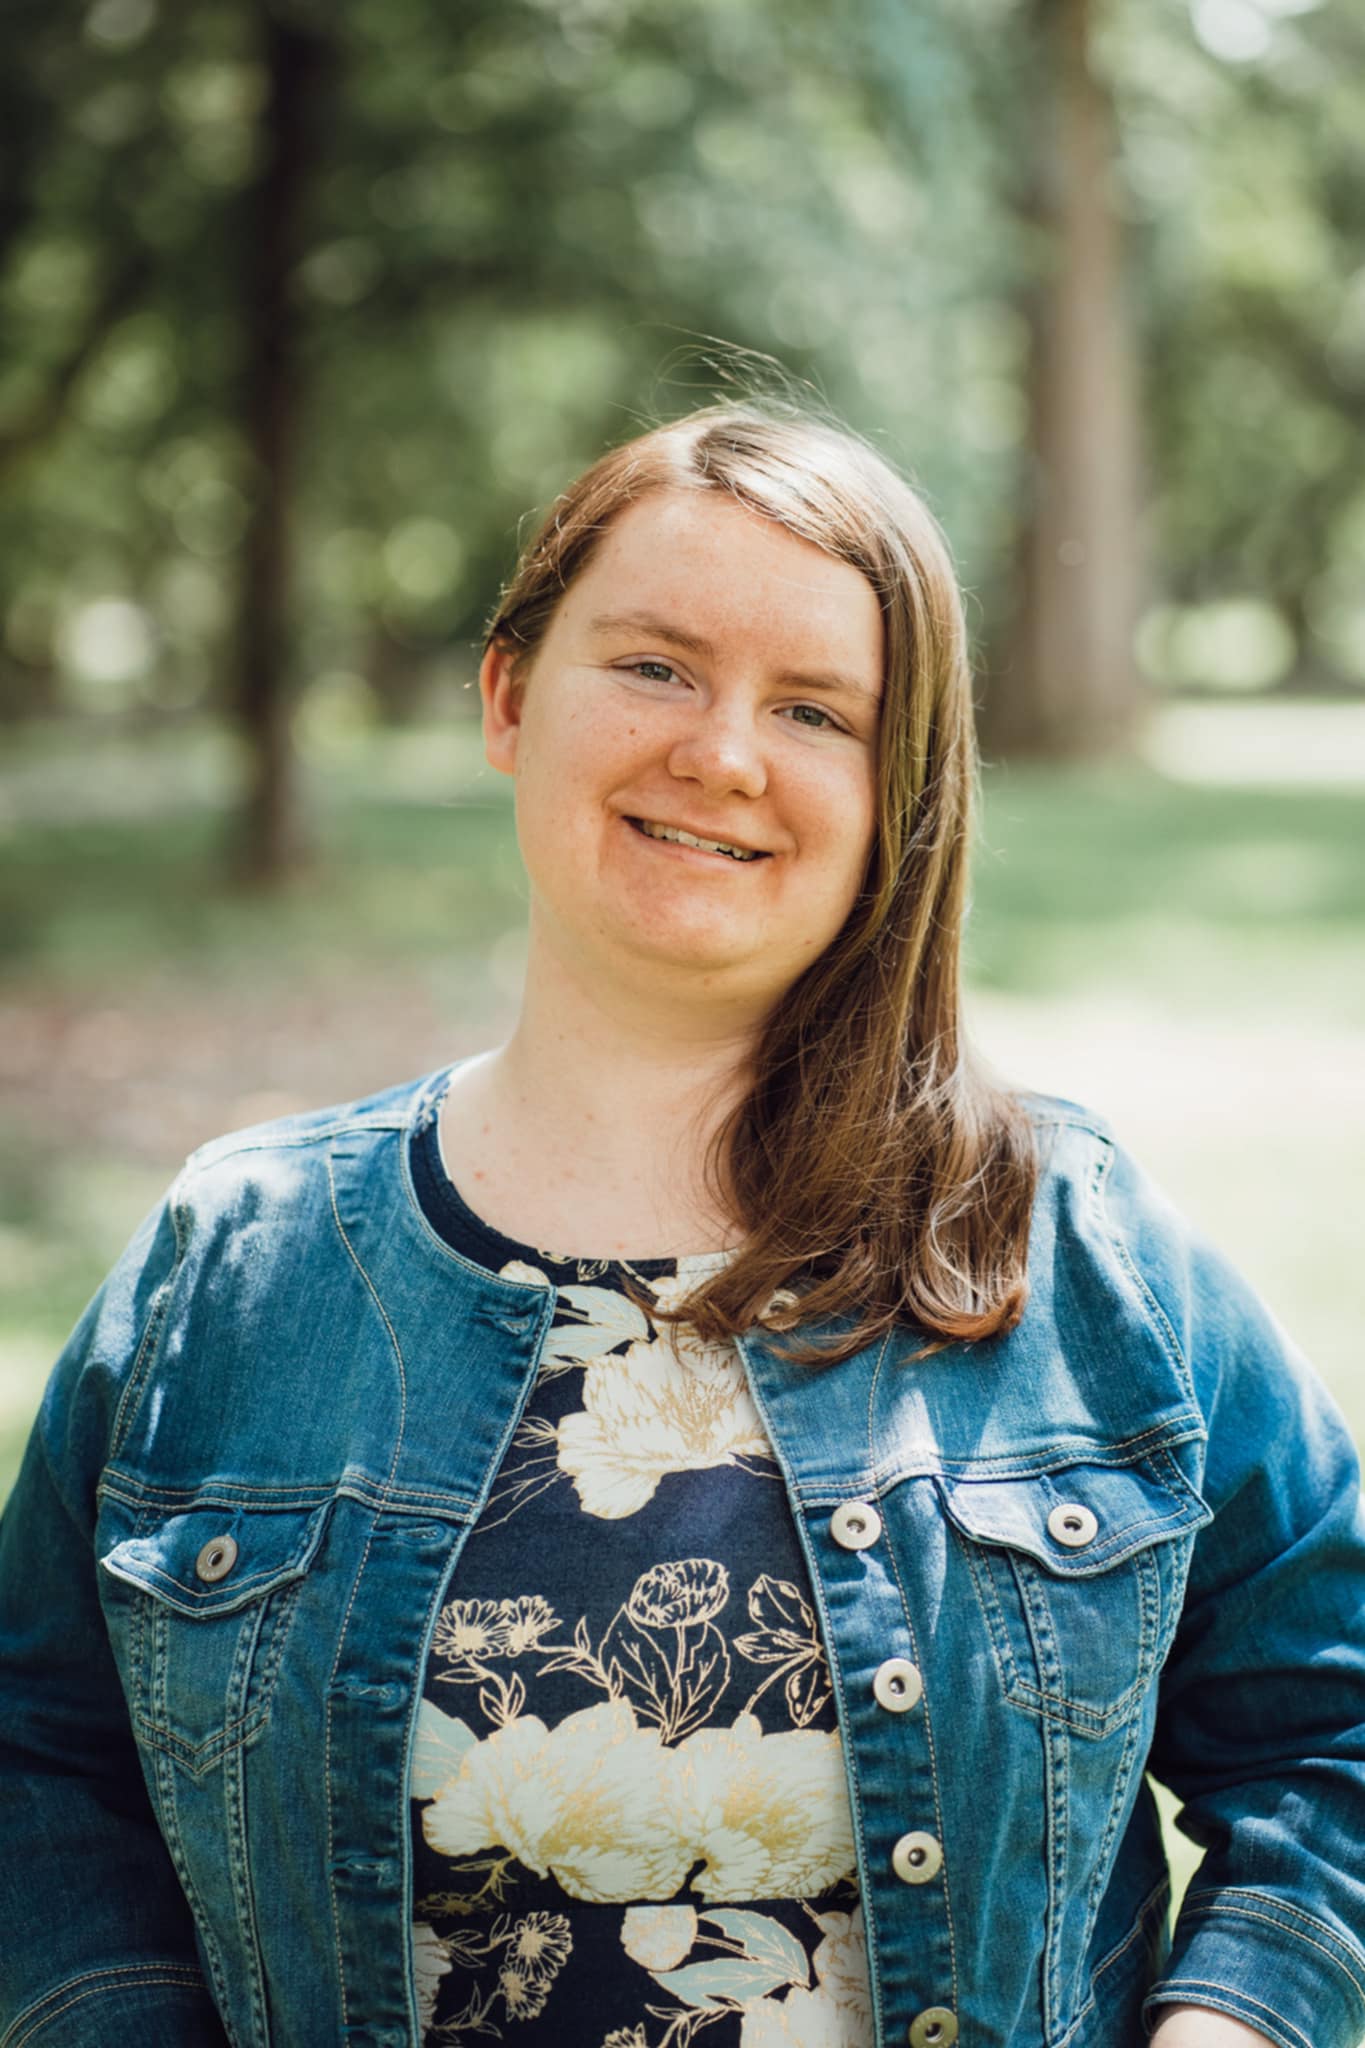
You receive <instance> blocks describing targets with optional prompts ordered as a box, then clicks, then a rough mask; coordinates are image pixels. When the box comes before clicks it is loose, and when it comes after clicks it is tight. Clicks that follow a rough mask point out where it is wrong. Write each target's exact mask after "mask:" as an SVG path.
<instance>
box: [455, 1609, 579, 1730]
mask: <svg viewBox="0 0 1365 2048" xmlns="http://www.w3.org/2000/svg"><path fill="white" fill-rule="evenodd" d="M558 1627H559V1616H558V1615H557V1614H556V1613H555V1611H554V1609H553V1608H552V1607H551V1605H550V1603H549V1601H548V1600H546V1599H543V1598H542V1596H541V1595H540V1594H539V1593H520V1594H517V1595H516V1596H515V1597H513V1598H510V1599H503V1600H448V1601H447V1602H446V1604H445V1606H444V1607H443V1608H442V1609H441V1612H440V1614H439V1615H438V1617H437V1621H436V1627H435V1630H434V1632H433V1634H432V1638H431V1647H432V1651H433V1653H434V1654H435V1655H436V1656H438V1657H443V1658H446V1659H447V1660H448V1662H449V1667H450V1668H449V1669H448V1670H446V1671H438V1672H437V1674H436V1676H437V1678H438V1680H440V1681H442V1682H443V1683H445V1684H447V1685H470V1684H477V1685H478V1686H479V1705H480V1706H481V1707H482V1708H483V1710H484V1713H485V1714H486V1715H487V1716H488V1719H489V1720H490V1721H493V1722H495V1723H496V1724H497V1725H498V1726H499V1727H501V1726H503V1725H504V1724H505V1723H506V1722H508V1721H514V1720H515V1719H516V1717H517V1715H518V1714H519V1713H520V1712H521V1710H522V1708H523V1707H524V1706H525V1704H526V1686H525V1684H524V1682H523V1680H522V1678H521V1676H520V1674H519V1673H518V1672H514V1673H513V1674H512V1676H511V1678H510V1679H508V1678H505V1677H504V1676H503V1674H502V1673H501V1672H500V1671H496V1670H494V1668H493V1664H492V1660H493V1659H494V1658H495V1657H522V1656H525V1655H526V1653H527V1652H528V1651H529V1650H534V1649H538V1648H539V1646H540V1642H541V1639H542V1637H544V1636H546V1635H548V1634H549V1633H550V1631H551V1630H552V1629H556V1628H558Z"/></svg>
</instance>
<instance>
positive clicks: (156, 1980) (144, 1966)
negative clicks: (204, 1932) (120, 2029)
mask: <svg viewBox="0 0 1365 2048" xmlns="http://www.w3.org/2000/svg"><path fill="white" fill-rule="evenodd" d="M144 1972H150V1973H152V1974H147V1975H144V1974H143V1973H144ZM132 1976H136V1977H137V1978H138V1980H139V1981H138V1985H137V1988H138V1989H141V1987H142V1986H143V1985H144V1984H146V1985H151V1986H154V1985H157V1984H177V1985H182V1986H184V1987H185V1989H187V1990H190V1991H193V1990H196V1989H197V1990H201V1991H206V1990H207V1989H208V1986H207V1985H206V1984H205V1982H204V1975H203V1972H202V1970H197V1969H194V1968H193V1967H192V1966H191V1965H190V1964H189V1963H111V1964H110V1965H109V1967H108V1968H107V1969H104V1970H85V1971H83V1972H82V1973H81V1974H80V1975H79V1976H77V1977H68V1978H67V1979H66V1981H65V1982H64V1983H62V1984H59V1985H58V1986H57V1989H56V1990H55V1991H45V1992H44V1993H43V1995H42V1997H41V1998H40V1999H38V2000H36V2001H35V2003H34V2004H33V2005H29V2006H26V2007H25V2008H24V2010H23V2012H21V2013H20V2014H19V2016H18V2018H17V2019H16V2020H15V2021H14V2022H13V2025H12V2026H11V2027H9V2028H7V2029H6V2031H5V2036H4V2039H3V2041H0V2048H26V2043H27V2042H29V2041H33V2040H36V2039H37V2037H38V2035H39V2034H41V2032H42V2031H43V2028H44V2027H45V2026H47V2025H48V2023H49V2021H51V2020H57V2019H60V2018H61V2016H62V2014H63V2013H64V2012H70V2011H71V2009H72V2007H73V2006H76V2005H80V2004H82V2003H83V2002H84V2000H85V1999H87V1998H96V1997H98V1996H99V1994H100V1993H101V1992H102V1991H105V1990H114V1991H121V1990H122V1989H123V1988H124V1987H123V1986H122V1985H121V1984H113V1983H111V1982H110V1980H111V1979H112V1978H114V1977H132ZM78 1984H84V1985H85V1986H86V1989H85V1990H84V1991H81V1992H78V1993H77V1995H76V1997H75V1998H68V1999H67V2001H66V2003H65V2005H57V2006H54V2007H53V2008H52V2010H51V2012H46V2013H44V2014H42V2016H41V2017H40V2018H39V2020H38V2022H37V2024H36V2026H33V2027H30V2028H29V2031H28V2032H27V2033H26V2034H19V2033H16V2032H15V2031H14V2028H15V2027H22V2026H23V2025H24V2024H25V2023H26V2022H27V2021H28V2020H30V2019H31V2018H32V2017H33V2015H34V2014H35V2013H36V2012H37V2011H38V2007H39V2006H40V2005H43V2004H45V2003H46V2002H47V2000H48V1999H50V1998H56V1997H59V1996H60V1995H61V1994H62V1993H63V1992H66V1991H71V1990H74V1989H75V1987H76V1985H78Z"/></svg>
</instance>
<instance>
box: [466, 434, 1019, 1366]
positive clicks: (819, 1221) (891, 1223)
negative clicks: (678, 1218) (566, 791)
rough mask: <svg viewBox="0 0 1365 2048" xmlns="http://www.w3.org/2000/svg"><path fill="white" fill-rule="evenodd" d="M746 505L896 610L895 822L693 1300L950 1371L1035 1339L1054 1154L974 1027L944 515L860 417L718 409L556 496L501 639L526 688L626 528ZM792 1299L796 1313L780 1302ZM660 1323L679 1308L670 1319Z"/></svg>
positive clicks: (966, 827) (886, 620)
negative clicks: (1045, 1171) (591, 567)
mask: <svg viewBox="0 0 1365 2048" xmlns="http://www.w3.org/2000/svg"><path fill="white" fill-rule="evenodd" d="M664 489H668V490H689V491H696V490H705V491H724V492H727V493H728V494H729V496H730V497H731V498H733V499H735V500H736V501H737V502H738V503H739V504H740V505H742V506H745V507H746V508H748V509H749V510H750V511H752V512H754V513H756V514H758V515H759V516H760V517H761V518H764V519H769V520H773V521H775V522H776V523H777V524H778V525H780V526H783V527H785V528H786V530H787V531H788V532H789V533H791V534H794V535H796V536H797V537H798V538H799V539H802V540H806V541H813V542H814V543H815V545H816V546H817V547H820V548H823V549H824V550H825V552H826V553H827V554H830V555H833V556H836V557H837V558H838V559H840V560H841V561H845V562H850V563H852V565H853V566H854V567H855V568H856V569H859V570H861V572H862V573H863V575H864V576H866V577H867V579H868V581H869V582H870V583H871V585H872V587H873V589H874V590H875V591H876V593H877V597H878V599H879V601H880V604H881V610H882V622H883V629H884V634H885V662H886V674H885V679H884V697H883V705H882V713H881V727H880V733H879V740H878V762H877V830H876V835H875V839H874V843H873V847H872V851H871V854H870V856H869V860H868V867H867V872H866V874H865V876H864V878H863V886H862V890H861V892H860V894H859V896H858V899H857V901H856V902H855V904H854V907H853V909H852V911H851V912H850V914H849V916H848V919H847V920H846V922H845V924H844V926H843V929H842V930H841V931H840V933H839V935H838V937H837V938H836V939H835V940H834V941H833V942H832V944H831V945H830V946H829V947H827V949H826V950H825V952H824V953H823V954H822V955H821V957H820V958H819V959H818V960H816V961H814V962H813V963H812V964H811V965H810V966H809V967H808V968H807V969H806V970H805V971H804V972H803V973H802V974H801V976H800V977H799V978H798V980H797V981H796V982H794V983H793V985H792V986H791V987H790V988H789V989H788V990H787V991H786V992H785V994H784V995H783V996H782V998H781V999H780V1001H779V1002H778V1003H777V1004H776V1005H775V1006H774V1008H773V1010H772V1012H771V1014H770V1015H769V1017H768V1018H767V1020H766V1022H765V1024H764V1027H763V1031H762V1033H761V1035H760V1039H759V1043H758V1046H757V1048H756V1052H755V1056H754V1068H753V1073H754V1079H753V1086H752V1088H751V1089H750V1091H749V1093H748V1094H747V1096H745V1097H744V1098H743V1100H741V1101H740V1102H739V1103H738V1104H736V1106H735V1107H734V1108H733V1110H732V1111H731V1112H730V1114H729V1115H728V1116H727V1117H726V1118H725V1120H724V1122H723V1123H722V1124H721V1126H720V1128H719V1129H718V1131H717V1132H716V1134H715V1138H714V1140H713V1142H712V1145H711V1149H710V1152H709V1154H708V1159H707V1176H708V1182H709V1185H710V1186H711V1188H712V1190H713V1192H714V1193H715V1194H716V1195H717V1197H718V1199H719V1200H720V1201H721V1202H722V1204H723V1205H724V1206H725V1207H727V1208H728V1209H729V1211H730V1213H731V1214H733V1215H734V1216H736V1217H737V1218H738V1219H739V1221H740V1222H741V1223H742V1224H743V1225H744V1227H745V1229H746V1232H747V1235H746V1236H745V1238H744V1240H743V1243H742V1245H741V1246H740V1249H739V1250H738V1252H737V1253H736V1255H735V1256H734V1258H733V1259H731V1260H730V1262H729V1263H728V1264H727V1265H726V1266H724V1267H723V1268H722V1269H721V1270H720V1271H719V1272H718V1273H716V1274H714V1275H712V1276H711V1277H709V1278H708V1279H707V1280H706V1281H705V1283H704V1284H702V1285H700V1286H699V1287H697V1288H696V1289H695V1290H694V1291H693V1293H692V1294H691V1295H690V1296H689V1298H688V1300H687V1302H686V1304H685V1305H684V1307H683V1309H681V1310H680V1311H679V1314H680V1315H684V1316H685V1318H686V1320H687V1321H688V1322H689V1323H691V1324H692V1325H693V1326H694V1327H695V1329H696V1330H697V1331H698V1332H699V1334H700V1335H701V1336H702V1337H704V1338H709V1339H712V1340H716V1341H723V1340H726V1339H728V1338H730V1337H732V1336H734V1335H736V1334H739V1333H742V1332H743V1331H744V1330H746V1329H748V1328H749V1327H750V1326H751V1325H752V1324H754V1323H755V1322H763V1323H765V1324H766V1325H767V1326H768V1327H770V1328H773V1329H777V1330H784V1331H785V1330H793V1329H795V1328H796V1326H797V1324H798V1323H800V1324H807V1323H815V1322H822V1321H826V1320H837V1323H838V1326H839V1327H838V1328H837V1330H836V1331H835V1332H834V1333H833V1335H832V1336H831V1335H830V1334H828V1333H827V1334H826V1335H825V1336H824V1337H823V1338H822V1340H821V1342H820V1343H819V1344H816V1343H814V1342H813V1341H811V1340H809V1339H801V1338H798V1339H795V1340H793V1341H790V1342H788V1343H787V1344H786V1345H785V1346H779V1347H778V1348H779V1349H780V1350H783V1351H784V1352H785V1355H787V1356H789V1357H791V1358H793V1359H799V1360H800V1361H801V1362H802V1363H814V1362H816V1361H817V1360H820V1361H825V1362H828V1363H833V1362H835V1361H836V1360H838V1359H842V1358H845V1357H848V1356H850V1355H851V1354H852V1353H853V1352H854V1351H855V1350H859V1349H861V1348H862V1347H863V1346H864V1345H866V1344H869V1343H871V1342H873V1341H875V1340H876V1339H877V1338H879V1337H880V1336H882V1335H883V1334H884V1333H885V1332H886V1331H887V1330H889V1329H890V1328H891V1326H892V1325H894V1324H903V1323H905V1322H907V1321H908V1322H910V1323H913V1324H915V1325H916V1326H918V1329H919V1331H920V1332H922V1333H923V1334H924V1335H925V1337H926V1338H927V1339H928V1341H927V1342H926V1344H925V1345H924V1346H923V1347H922V1348H921V1349H920V1350H919V1351H918V1352H917V1354H916V1355H917V1356H919V1357H927V1356H929V1355H930V1353H932V1352H934V1351H939V1350H942V1349H943V1348H944V1346H945V1345H946V1344H947V1343H949V1342H954V1341H957V1342H961V1341H963V1340H971V1339H974V1338H979V1337H986V1336H990V1335H993V1334H995V1333H996V1332H999V1331H1004V1330H1008V1329H1011V1328H1013V1326H1014V1325H1015V1323H1017V1322H1018V1320H1019V1318H1020V1316H1021V1315H1022V1314H1023V1310H1024V1305H1025V1302H1026V1300H1027V1298H1028V1284H1027V1279H1026V1264H1027V1250H1028V1234H1029V1220H1030V1216H1031V1213H1032V1207H1033V1198H1034V1192H1035V1188H1036V1184H1037V1178H1038V1171H1039V1162H1038V1157H1037V1148H1036V1142H1035V1136H1034V1130H1033V1125H1032V1123H1031V1120H1030V1118H1029V1116H1028V1114H1027V1111H1026V1110H1025V1108H1024V1106H1023V1104H1022V1102H1021V1101H1020V1100H1019V1098H1018V1097H1017V1095H1016V1094H1015V1093H1013V1092H1012V1091H1011V1090H1010V1089H1008V1088H1007V1087H1006V1086H1004V1085H1003V1084H1002V1083H1000V1082H998V1081H996V1080H995V1079H993V1078H992V1077H991V1076H990V1075H989V1074H988V1073H987V1072H986V1071H985V1069H984V1067H983V1066H982V1064H981V1062H980V1061H979V1059H978V1058H977V1057H976V1055H975V1054H974V1053H973V1052H972V1050H971V1048H970V1047H969V1046H968V1045H967V1043H966V1041H965V1039H964V1036H963V1032H962V1028H961V1022H960V1010H961V980H960V957H959V956H960V950H961V937H962V925H963V920H964V916H965V913H966V908H967V901H968V897H967V883H968V857H969V851H970V842H971V834H972V827H973V823H974V819H975V811H976V805H977V801H978V772H979V771H978V759H977V752H976V737H975V729H974V725H973V718H972V698H971V673H970V668H969V665H968V657H967V632H966V623H965V620H964V617H963V607H962V597H961V592H960V590H959V587H958V582H957V577H956V574H955V572H954V569H953V564H952V558H951V555H950V552H949V549H948V544H947V542H946V540H945V538H944V536H943V533H942V531H941V529H940V527H939V526H938V524H937V522H936V520H935V519H934V517H933V514H932V513H931V512H930V511H929V509H928V507H927V505H926V504H925V503H924V502H923V500H922V499H921V498H920V497H919V495H918V494H917V493H916V492H915V491H914V490H913V489H912V488H911V486H910V485H909V484H908V483H907V482H906V481H905V479H904V478H903V477H901V476H899V475H898V474H897V473H896V471H895V470H894V469H892V468H891V467H890V465H889V464H888V463H887V462H886V461H884V460H883V458H882V457H881V455H879V454H878V453H877V451H876V450H875V449H874V448H872V447H871V446H870V445H869V444H867V443H866V442H864V441H862V440H861V439H860V438H859V437H858V436H856V435H855V434H853V433H852V432H850V431H849V430H848V429H847V428H845V427H843V426H840V425H837V424H835V423H833V422H831V421H829V420H827V419H823V418H812V417H811V416H809V414H807V413H804V412H802V411H801V410H800V409H799V408H797V407H795V406H793V405H792V404H790V403H785V404H775V403H774V402H773V401H771V400H766V401H765V400H756V399H744V400H743V401H741V402H739V403H731V402H724V403H719V404H712V405H707V406H703V407H701V408H700V409H698V410H696V411H694V412H692V413H689V414H688V415H687V416H686V417H684V418H682V419H680V420H677V421H674V422H672V423H671V424H667V425H663V426H659V427H655V428H653V429H651V430H650V431H649V432H647V433H644V434H641V435H639V436H638V437H637V438H635V439H634V440H631V441H628V442H626V443H624V444H623V445H622V446H620V447H617V448H614V449H612V450H611V451H610V452H609V453H608V454H606V455H604V456H602V457H601V458H600V459H599V460H598V461H597V462H595V463H593V465H592V466H591V467H590V468H589V469H588V470H586V471H585V472H584V473H583V475H581V476H580V477H578V478H577V480H576V481H575V482H574V483H572V484H570V485H569V486H568V488H567V489H566V490H565V491H564V492H562V493H561V495H560V496H559V497H558V498H557V499H556V500H555V503H554V505H553V506H552V507H551V510H550V512H549V514H548V515H547V517H546V518H545V520H544V522H543V523H542V525H541V526H540V529H539V531H538V532H537V533H536V534H535V537H534V538H533V539H532V540H531V542H530V543H529V545H528V546H527V547H526V548H525V550H524V551H523V553H522V556H521V559H520V561H519V562H518V564H517V567H516V570H515V572H514V574H513V576H512V579H511V581H510V583H509V584H508V586H507V588H506V590H505V591H504V593H503V596H502V598H501V600H500V602H499V604H498V606H497V609H496V611H495V613H494V615H493V618H492V619H491V621H490V623H489V625H488V628H487V632H486V634H485V645H491V644H494V643H496V644H497V645H499V646H502V647H504V648H507V649H509V650H512V651H513V653H514V660H513V665H512V666H513V675H514V677H516V676H519V675H522V674H524V672H525V669H526V668H527V667H529V665H530V663H531V661H532V660H533V658H534V655H535V652H536V649H537V648H538V647H539V645H540V643H541V641H542V640H543V638H544V636H545V633H546V631H547V630H548V627H549V624H550V620H551V618H552V616H553V614H554V611H555V608H556V606H557V605H558V603H559V601H560V599H561V598H562V597H563V595H564V593H565V591H566V590H567V589H568V587H569V585H570V584H571V583H572V582H573V580H574V578H575V577H576V576H577V575H579V574H580V573H581V572H582V570H583V569H584V568H585V567H586V566H587V564H588V563H589V561H590V560H591V559H592V556H593V554H594V552H595V550H596V549H597V547H598V546H599V545H600V543H601V541H602V537H603V535H604V534H605V533H606V531H607V529H608V528H609V526H610V525H611V523H612V521H613V520H614V519H615V518H616V517H617V516H618V515H619V514H620V513H621V512H622V511H624V510H625V508H626V507H627V506H628V505H631V504H633V503H635V502H636V501H637V500H638V499H639V498H641V497H642V496H644V495H645V494H646V493H647V492H650V491H656V490H664ZM775 1297H776V1299H775ZM659 1313H660V1311H658V1310H656V1311H655V1314H656V1317H657V1315H658V1314H659Z"/></svg>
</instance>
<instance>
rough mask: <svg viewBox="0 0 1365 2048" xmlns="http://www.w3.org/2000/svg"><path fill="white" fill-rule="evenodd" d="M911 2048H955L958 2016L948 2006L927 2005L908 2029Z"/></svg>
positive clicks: (917, 2014)
mask: <svg viewBox="0 0 1365 2048" xmlns="http://www.w3.org/2000/svg"><path fill="white" fill-rule="evenodd" d="M906 2036H907V2039H908V2040H909V2043H910V2048H953V2043H954V2041H955V2040H956V2039H957V2014H956V2013H955V2012H954V2011H953V2010H952V2009H951V2007H949V2006H946V2005H926V2006H925V2008H924V2011H923V2012H921V2013H916V2015H915V2017H914V2019H912V2020H911V2022H910V2025H909V2027H908V2028H907V2029H906Z"/></svg>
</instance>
